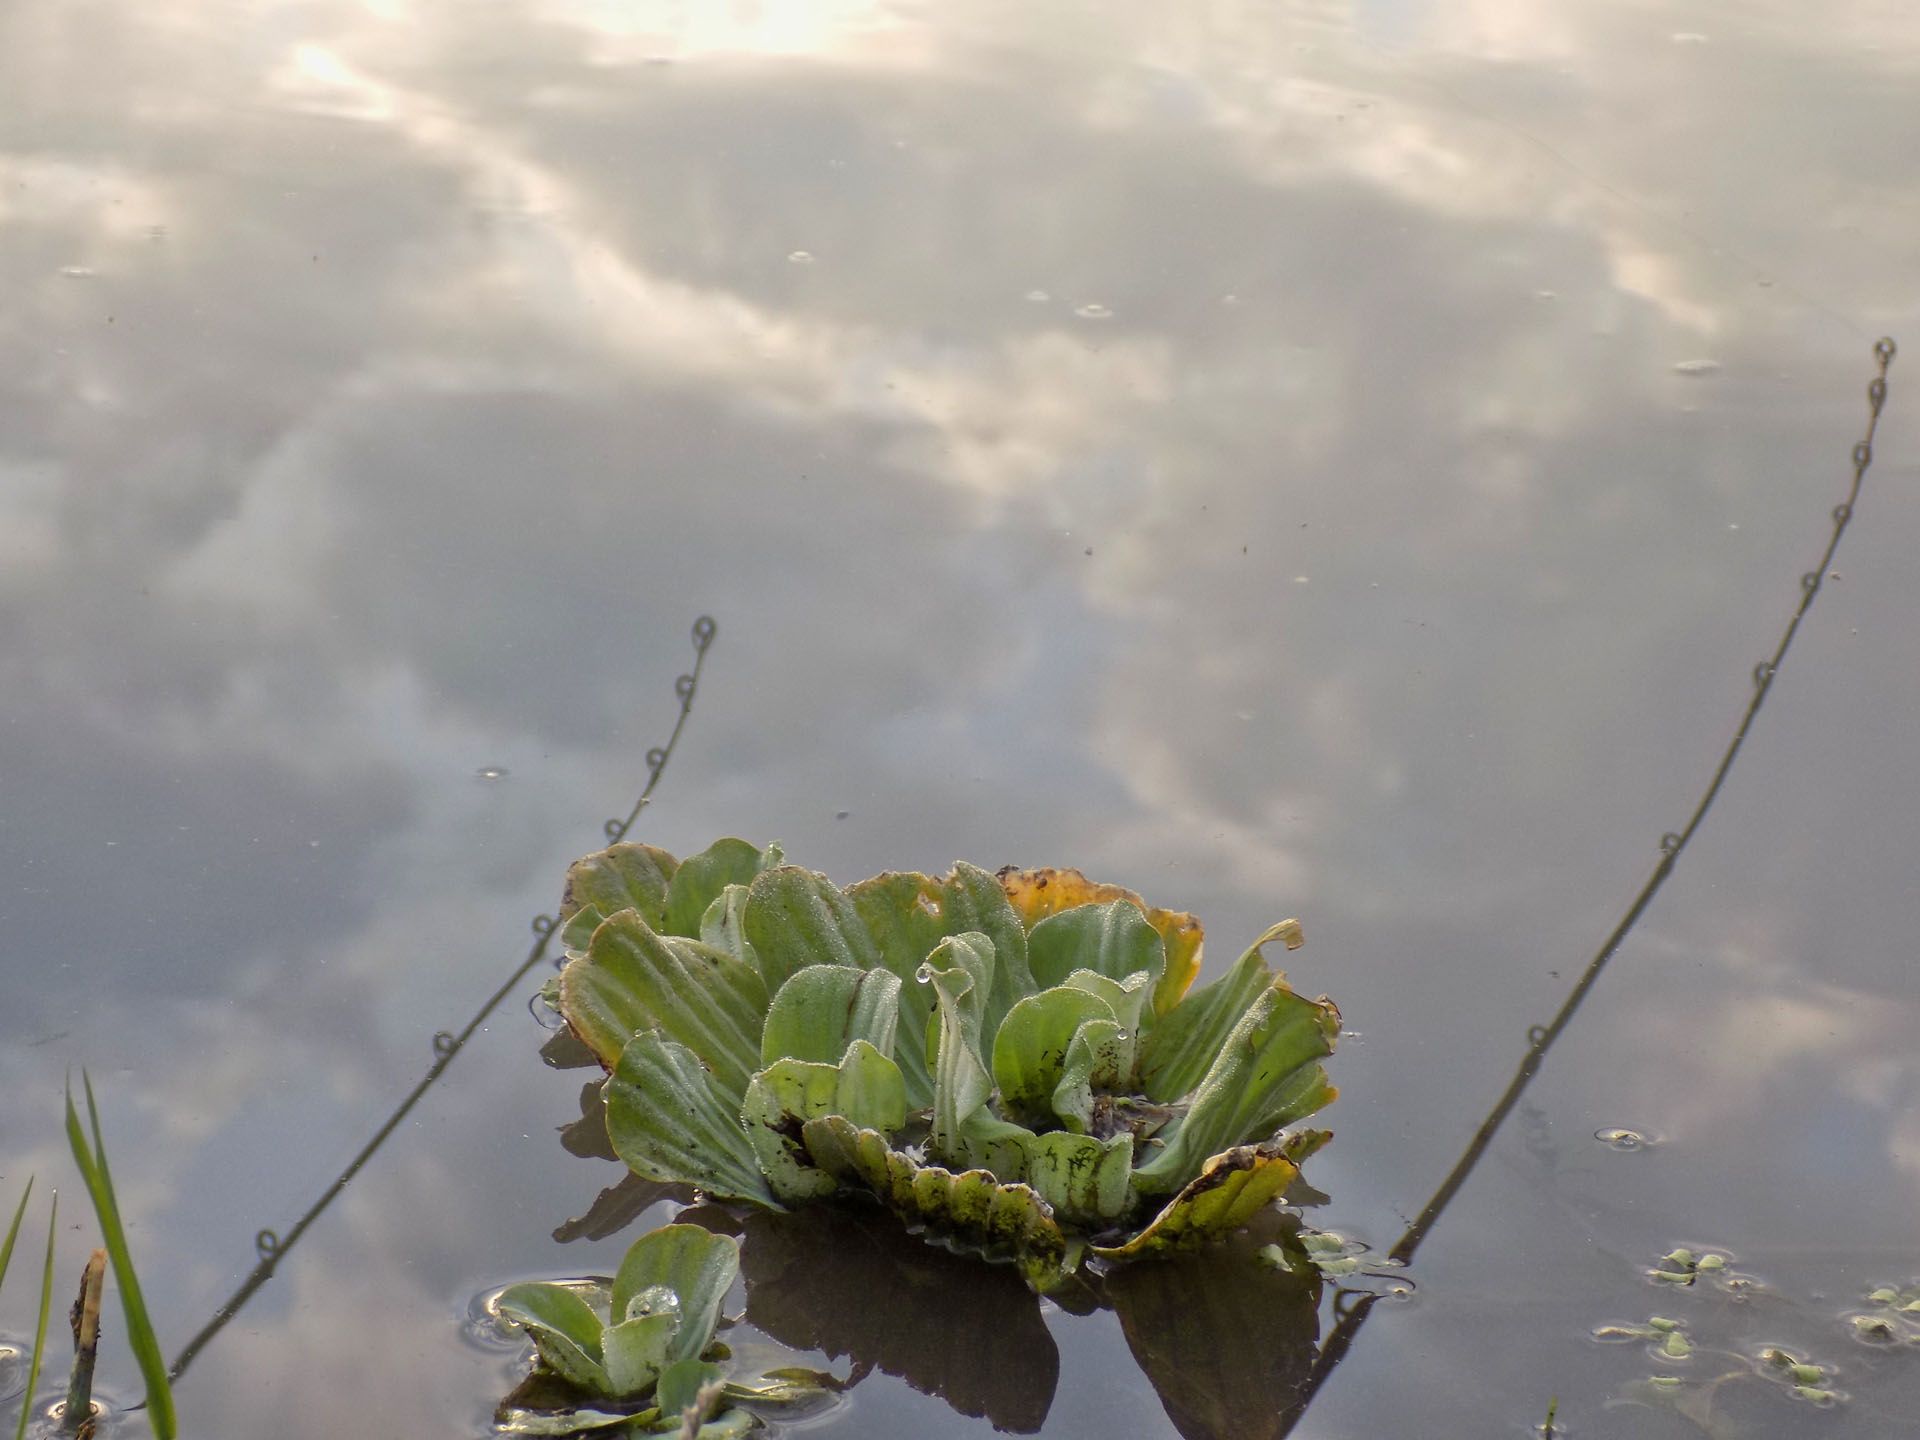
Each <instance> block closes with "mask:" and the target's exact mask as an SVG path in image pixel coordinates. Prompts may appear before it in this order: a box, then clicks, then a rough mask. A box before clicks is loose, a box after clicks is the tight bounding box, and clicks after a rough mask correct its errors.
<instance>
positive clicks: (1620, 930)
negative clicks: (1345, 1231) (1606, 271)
mask: <svg viewBox="0 0 1920 1440" xmlns="http://www.w3.org/2000/svg"><path fill="white" fill-rule="evenodd" d="M1896 349H1897V347H1896V346H1895V345H1894V343H1893V341H1892V340H1891V339H1882V340H1880V341H1878V342H1876V343H1875V345H1874V347H1873V355H1874V360H1875V361H1876V363H1877V364H1878V367H1879V368H1878V371H1877V373H1876V374H1875V375H1874V377H1873V379H1872V380H1871V381H1870V382H1868V385H1867V428H1866V433H1865V434H1864V435H1862V436H1861V438H1860V442H1859V443H1858V444H1857V445H1855V446H1854V447H1853V484H1852V485H1851V486H1850V487H1849V489H1848V490H1847V498H1846V499H1845V500H1843V501H1842V502H1841V503H1840V504H1838V505H1836V506H1834V507H1833V534H1832V536H1831V537H1830V538H1829V539H1828V541H1827V548H1826V550H1825V551H1824V552H1822V554H1821V556H1820V565H1819V568H1817V569H1814V570H1809V571H1808V572H1807V573H1806V574H1805V575H1803V576H1801V577H1800V603H1799V605H1798V606H1796V607H1795V609H1794V612H1793V614H1792V616H1791V617H1790V618H1789V619H1788V621H1787V626H1786V629H1785V631H1784V632H1783V633H1782V634H1781V636H1780V643H1779V644H1778V645H1776V646H1775V647H1774V650H1773V654H1772V655H1771V656H1769V657H1768V658H1767V659H1765V660H1762V661H1761V662H1760V663H1759V664H1758V665H1757V666H1755V667H1754V672H1753V696H1752V698H1751V699H1750V700H1748V702H1747V708H1746V710H1745V711H1744V712H1743V713H1742V714H1741V716H1740V724H1739V726H1738V728H1736V729H1735V730H1734V732H1733V738H1732V739H1731V740H1729V741H1728V742H1727V747H1726V750H1725V751H1724V752H1723V753H1722V754H1721V756H1720V763H1719V764H1718V765H1716V766H1715V767H1714V771H1713V778H1712V779H1711V780H1709V781H1708V783H1707V788H1706V790H1705V791H1704V792H1703V793H1702V794H1701V796H1700V800H1699V803H1698V804H1696V805H1695V806H1694V807H1693V811H1692V813H1691V814H1690V815H1688V817H1687V822H1686V824H1685V825H1684V826H1682V827H1681V828H1680V829H1679V830H1678V831H1671V832H1669V833H1668V834H1666V835H1663V836H1661V837H1660V850H1661V855H1660V862H1659V863H1658V864H1657V865H1655V866H1654V867H1653V873H1652V874H1651V875H1649V876H1648V877H1647V883H1646V884H1645V885H1643V886H1641V887H1640V892H1639V894H1637V895H1635V896H1634V898H1633V901H1632V903H1631V904H1630V905H1628V907H1627V912H1626V914H1624V915H1622V916H1621V917H1620V921H1619V923H1618V924H1617V925H1615V926H1614V927H1613V929H1612V930H1611V931H1610V932H1609V933H1608V935H1607V938H1606V939H1605V940H1603V941H1601V942H1600V948H1599V949H1598V950H1597V951H1595V952H1594V956H1593V958H1592V959H1591V960H1589V961H1588V962H1587V966H1586V969H1585V970H1583V971H1582V972H1581V974H1580V979H1579V980H1578V981H1577V982H1576V983H1575V985H1574V987H1573V990H1572V991H1571V992H1570V993H1569V994H1568V996H1567V998H1566V1001H1565V1003H1563V1004H1562V1005H1561V1006H1560V1009H1559V1011H1558V1013H1556V1014H1555V1015H1554V1017H1553V1019H1552V1021H1550V1022H1549V1023H1548V1024H1546V1025H1544V1026H1541V1025H1536V1026H1534V1027H1533V1029H1532V1030H1530V1031H1529V1032H1528V1038H1529V1040H1530V1042H1531V1043H1530V1044H1529V1045H1528V1046H1527V1052H1526V1054H1525V1055H1524V1056H1522V1057H1521V1060H1520V1066H1519V1068H1518V1069H1517V1070H1515V1071H1514V1073H1513V1079H1512V1080H1510V1081H1508V1082H1507V1088H1506V1090H1505V1091H1504V1092H1503V1093H1502V1094H1501V1096H1500V1099H1499V1100H1498V1101H1497V1102H1496V1103H1495V1104H1494V1107H1493V1109H1491V1110H1490V1111H1488V1112H1487V1117H1486V1119H1485V1120H1483V1121H1482V1122H1481V1123H1480V1128H1479V1129H1478V1130H1476V1131H1475V1132H1474V1135H1473V1139H1472V1141H1470V1142H1469V1143H1468V1145H1467V1148H1466V1149H1465V1150H1464V1151H1462V1152H1461V1155H1460V1158H1459V1159H1458V1160H1457V1161H1455V1162H1454V1166H1453V1169H1452V1170H1450V1171H1448V1172H1447V1177H1446V1179H1445V1180H1443V1181H1441V1182H1440V1188H1439V1189H1438V1190H1435V1191H1434V1192H1433V1198H1432V1199H1430V1200H1428V1201H1427V1203H1426V1205H1425V1206H1423V1207H1422V1208H1421V1211H1420V1213H1419V1214H1418V1215H1417V1216H1415V1217H1414V1219H1413V1222H1412V1223H1411V1224H1409V1225H1408V1226H1407V1228H1406V1231H1405V1233H1403V1234H1402V1235H1401V1236H1400V1238H1399V1240H1398V1241H1396V1242H1395V1243H1394V1246H1393V1248H1392V1249H1391V1250H1389V1251H1388V1252H1387V1256H1388V1258H1389V1259H1391V1260H1393V1261H1395V1262H1397V1263H1399V1264H1402V1265H1404V1264H1408V1263H1410V1262H1411V1261H1412V1259H1413V1256H1414V1252H1415V1251H1417V1250H1418V1249H1419V1248H1420V1245H1421V1242H1422V1241H1424V1240H1425V1239H1426V1238H1427V1235H1428V1233H1429V1232H1431V1231H1432V1229H1433V1227H1434V1225H1435V1224H1436V1223H1438V1221H1439V1219H1440V1216H1441V1214H1442V1213H1443V1212H1444V1211H1445V1210H1446V1208H1447V1206H1448V1205H1450V1204H1452V1203H1453V1198H1454V1196H1456V1195H1458V1194H1459V1193H1460V1190H1461V1188H1462V1187H1463V1186H1464V1185H1465V1184H1466V1183H1467V1179H1468V1177H1469V1176H1471V1175H1472V1174H1473V1171H1474V1167H1475V1166H1477V1165H1478V1164H1479V1163H1480V1159H1481V1157H1482V1156H1483V1155H1485V1154H1486V1152H1487V1149H1488V1147H1489V1146H1491V1145H1492V1143H1493V1137H1494V1136H1495V1135H1496V1134H1498V1133H1499V1130H1500V1127H1501V1125H1502V1124H1503V1123H1505V1121H1506V1118H1507V1116H1508V1115H1510V1114H1511V1113H1513V1107H1514V1106H1515V1105H1517V1104H1519V1103H1520V1097H1521V1095H1522V1094H1523V1093H1525V1091H1526V1088H1527V1086H1528V1085H1529V1084H1531V1083H1532V1082H1533V1077H1534V1076H1535V1075H1537V1074H1538V1073H1539V1071H1540V1067H1541V1064H1542V1062H1544V1061H1545V1059H1546V1056H1547V1051H1548V1050H1549V1049H1551V1048H1552V1046H1553V1043H1554V1041H1556V1040H1558V1039H1559V1038H1560V1036H1561V1034H1562V1033H1563V1032H1564V1031H1565V1030H1566V1028H1567V1026H1568V1025H1569V1024H1570V1023H1571V1022H1572V1020H1573V1017H1574V1014H1575V1012H1577V1011H1578V1010H1579V1009H1580V1006H1581V1004H1582V1002H1584V1001H1585V1000H1586V998H1587V995H1588V993H1589V992H1590V991H1592V989H1593V987H1594V985H1595V984H1596V983H1597V982H1598V981H1599V979H1600V975H1601V972H1602V971H1604V970H1605V969H1606V968H1607V964H1608V962H1609V961H1611V960H1612V959H1613V957H1614V956H1615V955H1616V954H1617V953H1619V950H1620V946H1621V944H1622V943H1623V942H1624V941H1625V940H1626V938H1627V935H1628V933H1629V932H1630V931H1632V929H1633V927H1634V926H1635V925H1636V924H1638V923H1639V921H1640V917H1641V916H1642V915H1644V914H1645V913H1646V912H1647V907H1648V906H1650V905H1651V904H1652V903H1653V900H1654V897H1655V896H1657V895H1658V894H1659V893H1660V891H1661V888H1662V887H1663V886H1665V884H1666V883H1667V877H1668V876H1670V875H1672V874H1673V870H1674V866H1675V865H1676V864H1678V863H1679V860H1680V855H1681V852H1683V851H1684V850H1685V849H1686V848H1687V845H1688V843H1689V842H1690V841H1691V840H1692V839H1693V837H1694V834H1695V832H1696V831H1698V830H1699V828H1700V825H1701V822H1702V821H1704V820H1705V819H1706V818H1707V811H1708V810H1710V809H1712V808H1713V802H1714V801H1715V800H1716V799H1717V798H1718V797H1719V794H1720V787H1721V786H1722V785H1723V784H1725V783H1726V779H1727V775H1728V773H1729V772H1730V771H1731V770H1732V769H1733V762H1734V759H1735V757H1737V756H1738V755H1739V753H1740V747H1741V746H1742V745H1743V744H1744V743H1745V742H1746V738H1747V732H1748V731H1749V730H1750V729H1752V728H1753V721H1754V717H1755V716H1757V715H1758V714H1759V713H1760V707H1761V706H1762V705H1764V704H1765V703H1766V699H1767V695H1768V693H1769V692H1770V691H1771V690H1772V689H1773V682H1774V679H1775V677H1776V676H1777V675H1778V674H1779V673H1780V666H1781V664H1782V662H1783V661H1785V659H1786V658H1787V651H1788V649H1789V648H1790V647H1791V646H1792V645H1793V638H1794V636H1795V635H1796V634H1798V633H1799V630H1800V622H1801V621H1802V620H1804V619H1805V618H1806V615H1807V612H1808V611H1809V610H1811V609H1812V608H1813V602H1814V598H1815V597H1816V596H1817V595H1819V593H1820V589H1821V586H1822V585H1823V584H1824V582H1825V577H1826V575H1827V571H1828V567H1829V566H1830V565H1832V563H1833V557H1834V554H1835V553H1836V552H1837V551H1838V550H1839V548H1840V537H1841V536H1843V535H1844V534H1846V531H1847V526H1848V525H1850V524H1851V523H1852V521H1853V512H1854V506H1855V505H1856V504H1857V503H1858V502H1859V499H1860V491H1861V488H1862V486H1863V485H1864V484H1865V483H1866V478H1867V470H1868V468H1869V467H1870V466H1871V465H1872V464H1873V438H1874V434H1875V432H1876V431H1877V430H1878V429H1879V426H1880V411H1881V409H1882V407H1883V406H1884V405H1885V403H1886V398H1887V367H1888V366H1889V365H1891V364H1892V363H1893V357H1894V355H1895V353H1896ZM1379 1298H1380V1297H1379V1296H1377V1295H1362V1296H1359V1297H1357V1298H1356V1299H1355V1301H1354V1304H1353V1306H1352V1308H1351V1309H1349V1310H1347V1311H1346V1313H1344V1314H1343V1315H1341V1316H1340V1318H1339V1320H1338V1321H1337V1322H1336V1323H1335V1325H1334V1328H1333V1329H1332V1330H1331V1331H1329V1332H1328V1335H1327V1339H1326V1341H1325V1343H1324V1344H1322V1345H1321V1347H1320V1354H1319V1357H1318V1359H1317V1360H1316V1361H1315V1363H1314V1367H1313V1371H1312V1373H1311V1374H1310V1375H1309V1376H1308V1377H1307V1382H1306V1384H1305V1386H1304V1387H1303V1388H1302V1392H1301V1394H1302V1398H1301V1401H1300V1405H1299V1408H1298V1410H1296V1411H1295V1413H1294V1415H1293V1419H1292V1422H1290V1423H1289V1425H1288V1427H1287V1428H1288V1430H1289V1431H1290V1430H1291V1429H1292V1428H1293V1424H1296V1423H1298V1420H1299V1417H1300V1416H1301V1415H1302V1414H1304V1413H1306V1409H1307V1406H1308V1405H1309V1404H1311V1403H1312V1400H1313V1397H1314V1396H1315V1395H1316V1394H1317V1393H1318V1392H1319V1389H1320V1386H1321V1385H1322V1384H1324V1383H1325V1381H1326V1379H1327V1377H1328V1376H1330V1375H1331V1374H1332V1373H1333V1371H1334V1370H1335V1369H1336V1368H1337V1367H1338V1366H1339V1364H1340V1362H1341V1361H1342V1360H1344V1359H1345V1358H1346V1356H1347V1352H1348V1350H1349V1349H1350V1348H1351V1347H1352V1345H1353V1341H1354V1338H1355V1337H1356V1336H1357V1335H1358V1334H1359V1333H1360V1330H1361V1327H1363V1326H1364V1325H1365V1324H1366V1323H1367V1317H1368V1316H1369V1315H1371V1314H1372V1313H1373V1308H1374V1305H1375V1303H1376V1302H1377V1301H1378V1300H1379Z"/></svg>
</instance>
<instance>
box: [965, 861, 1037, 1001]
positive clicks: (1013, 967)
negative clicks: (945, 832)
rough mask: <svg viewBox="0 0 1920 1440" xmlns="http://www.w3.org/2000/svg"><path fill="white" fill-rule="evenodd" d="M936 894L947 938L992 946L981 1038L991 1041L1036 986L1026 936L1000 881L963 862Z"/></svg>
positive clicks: (976, 866) (994, 876) (984, 871)
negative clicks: (970, 937)
mask: <svg viewBox="0 0 1920 1440" xmlns="http://www.w3.org/2000/svg"><path fill="white" fill-rule="evenodd" d="M941 890H942V892H943V894H944V895H945V899H946V905H945V908H944V911H943V919H944V921H945V923H946V927H947V933H948V934H949V935H965V934H969V933H978V934H981V935H985V936H986V937H987V939H989V940H990V941H992V942H993V955H994V969H993V986H992V988H991V989H990V990H989V991H988V992H987V997H986V1006H985V1010H984V1012H983V1020H982V1024H983V1031H982V1033H983V1034H985V1035H987V1036H989V1037H991V1036H992V1034H993V1032H994V1031H995V1030H997V1029H998V1028H999V1027H1000V1021H1001V1020H1002V1019H1003V1018H1004V1017H1005V1015H1006V1013H1007V1011H1009V1010H1011V1009H1012V1008H1013V1007H1014V1005H1015V1004H1016V1003H1017V1002H1018V1001H1020V1000H1023V999H1025V998H1026V997H1027V996H1029V995H1031V994H1033V993H1034V992H1035V991H1036V990H1038V989H1039V988H1040V987H1039V986H1037V985H1035V984H1034V983H1033V971H1032V969H1031V968H1030V967H1029V966H1028V963H1027V931H1026V927H1025V926H1024V925H1022V924H1021V923H1020V917H1019V916H1018V915H1016V914H1014V913H1013V906H1012V905H1011V904H1010V903H1008V900H1007V892H1006V891H1005V890H1003V889H1002V888H1001V886H1000V879H999V877H998V876H997V875H994V874H992V873H990V872H989V871H986V870H982V869H981V868H980V867H979V866H978V865H968V864H966V863H965V862H964V861H963V862H961V863H960V864H957V865H955V866H954V867H953V870H952V873H950V874H949V875H948V876H947V878H946V880H945V881H944V882H943V883H942V886H941Z"/></svg>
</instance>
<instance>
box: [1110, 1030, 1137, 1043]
mask: <svg viewBox="0 0 1920 1440" xmlns="http://www.w3.org/2000/svg"><path fill="white" fill-rule="evenodd" d="M1113 1038H1114V1039H1115V1040H1118V1041H1119V1042H1120V1043H1121V1044H1123V1045H1124V1044H1126V1042H1127V1041H1129V1040H1131V1039H1132V1038H1133V1032H1132V1031H1131V1030H1116V1031H1114V1033H1113Z"/></svg>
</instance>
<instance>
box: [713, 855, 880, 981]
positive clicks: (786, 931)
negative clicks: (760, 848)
mask: <svg viewBox="0 0 1920 1440" xmlns="http://www.w3.org/2000/svg"><path fill="white" fill-rule="evenodd" d="M744 924H745V929H746V936H747V942H748V943H749V944H750V945H752V946H753V950H754V953H755V954H756V955H758V956H759V957H760V973H761V974H762V975H764V976H765V977H766V980H767V989H768V991H769V992H771V993H776V994H777V993H778V992H779V989H780V987H781V986H782V985H784V984H786V982H787V980H788V979H789V978H790V977H791V976H792V975H793V974H794V972H795V971H798V970H803V969H805V968H806V967H807V966H809V965H851V966H853V967H854V968H855V969H857V970H871V969H873V968H874V966H876V965H878V964H880V950H879V947H878V946H876V945H875V944H874V943H873V936H872V935H871V934H869V933H868V931H867V926H866V922H865V921H863V920H862V919H861V918H860V914H859V912H858V911H857V910H856V909H855V908H854V905H853V902H852V901H851V900H849V899H848V898H847V897H846V895H845V894H843V893H842V892H841V890H840V888H839V887H838V886H836V885H835V884H834V883H833V882H832V881H831V880H829V879H827V877H826V876H824V875H817V874H815V873H814V872H813V871H811V870H802V869H801V868H800V867H799V866H797V865H781V866H779V867H777V868H775V869H772V870H765V871H762V872H761V873H760V874H759V875H757V876H755V877H754V880H753V883H752V884H751V885H749V886H748V887H747V909H746V916H745V920H744Z"/></svg>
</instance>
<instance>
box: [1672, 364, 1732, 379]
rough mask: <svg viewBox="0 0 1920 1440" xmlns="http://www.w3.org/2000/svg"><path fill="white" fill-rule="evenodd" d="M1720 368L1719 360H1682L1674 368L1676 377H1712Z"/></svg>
mask: <svg viewBox="0 0 1920 1440" xmlns="http://www.w3.org/2000/svg"><path fill="white" fill-rule="evenodd" d="M1719 368H1720V362H1719V361H1718V360H1682V361H1681V362H1680V363H1679V364H1678V365H1675V366H1674V367H1673V373H1674V374H1676V375H1695V376H1698V375H1711V374H1713V373H1714V372H1715V371H1716V370H1718V369H1719Z"/></svg>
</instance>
